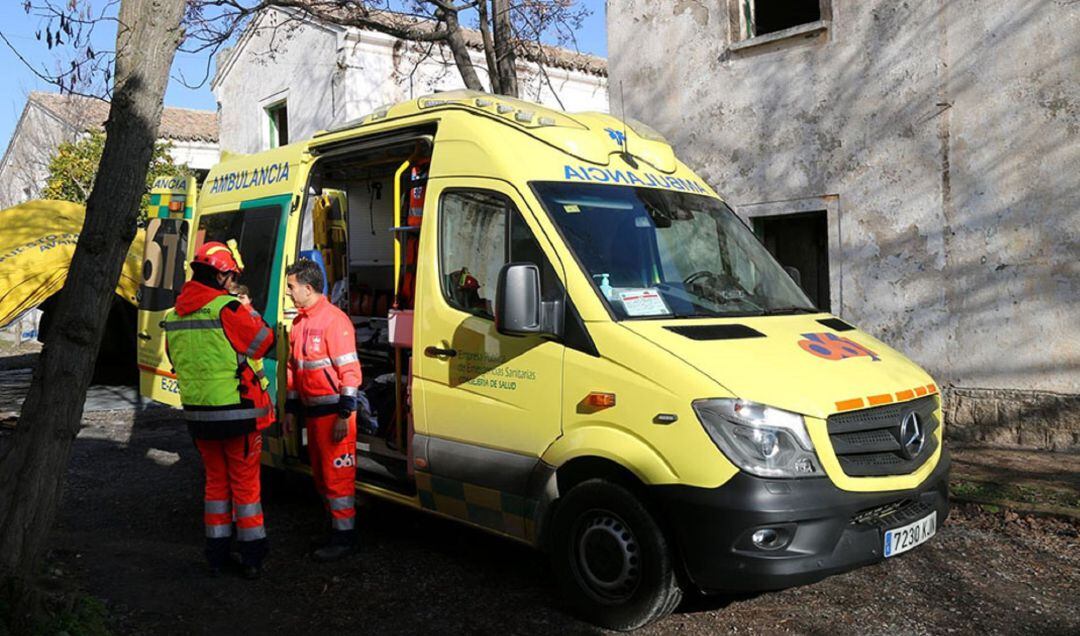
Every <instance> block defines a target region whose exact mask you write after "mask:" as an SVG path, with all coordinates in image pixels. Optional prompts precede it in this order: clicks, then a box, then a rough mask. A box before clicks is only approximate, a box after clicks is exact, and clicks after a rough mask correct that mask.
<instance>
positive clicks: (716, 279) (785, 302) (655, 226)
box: [533, 182, 817, 320]
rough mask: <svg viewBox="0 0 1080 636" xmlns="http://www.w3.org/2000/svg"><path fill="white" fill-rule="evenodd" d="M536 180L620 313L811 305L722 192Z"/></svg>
mask: <svg viewBox="0 0 1080 636" xmlns="http://www.w3.org/2000/svg"><path fill="white" fill-rule="evenodd" d="M533 187H534V188H535V191H536V193H537V195H538V196H539V198H540V200H541V202H542V203H543V204H544V207H545V208H546V209H547V211H548V214H549V215H550V216H551V218H552V219H553V220H554V222H555V224H556V225H557V226H558V228H559V230H560V232H561V233H562V235H563V238H564V239H565V240H566V242H567V244H568V245H569V246H570V249H571V250H573V252H574V255H575V256H576V257H577V260H578V262H579V263H580V264H581V266H582V267H583V268H584V270H585V273H586V274H587V275H588V276H589V277H590V278H591V279H592V282H593V284H594V286H595V287H596V289H597V291H598V292H599V293H600V296H601V297H602V298H603V299H604V302H605V303H607V305H608V307H610V308H611V311H612V313H614V315H615V316H616V317H617V318H618V319H620V320H622V319H644V318H653V319H659V318H689V317H726V316H761V315H772V314H781V313H799V312H816V311H817V310H816V309H815V308H814V306H813V305H812V304H811V302H810V300H809V299H807V297H806V295H805V294H804V293H803V292H802V290H801V289H799V286H798V285H797V284H796V283H795V281H794V280H792V278H791V277H790V276H789V275H788V274H787V272H785V271H784V270H783V268H781V267H780V265H779V264H778V263H777V262H776V261H775V260H774V259H773V257H772V256H771V255H770V254H769V253H768V251H766V250H765V248H764V246H762V245H761V243H760V242H759V241H758V240H757V239H756V238H755V237H754V236H753V234H751V233H750V231H749V230H748V229H747V228H746V226H745V225H743V223H742V222H741V221H740V220H739V219H738V217H736V216H735V213H734V212H732V211H731V208H729V207H728V206H727V205H725V204H724V203H723V202H722V201H720V200H719V199H714V198H711V197H706V196H701V195H697V194H688V193H683V192H675V191H671V190H659V189H654V188H642V187H632V186H612V185H600V184H578V183H562V182H543V183H534V184H533Z"/></svg>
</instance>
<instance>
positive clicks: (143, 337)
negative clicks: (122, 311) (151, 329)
mask: <svg viewBox="0 0 1080 636" xmlns="http://www.w3.org/2000/svg"><path fill="white" fill-rule="evenodd" d="M149 339H150V334H148V333H146V332H145V331H140V332H139V340H149Z"/></svg>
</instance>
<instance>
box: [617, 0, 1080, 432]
mask: <svg viewBox="0 0 1080 636" xmlns="http://www.w3.org/2000/svg"><path fill="white" fill-rule="evenodd" d="M744 4H745V3H743V2H742V1H741V0H729V1H724V0H718V1H716V2H709V3H706V2H700V1H694V0H679V1H675V2H652V1H650V0H609V1H608V38H609V46H608V50H609V54H610V58H609V69H610V71H609V72H610V81H611V83H612V85H613V86H617V85H618V84H619V83H620V82H621V83H622V85H623V89H624V93H625V101H626V103H625V111H626V114H627V115H628V116H631V117H634V118H637V119H640V120H642V121H644V122H646V123H648V124H650V125H652V126H653V127H655V128H657V129H658V130H660V131H661V132H663V133H664V134H665V135H667V136H668V138H669V139H670V140H671V141H672V142H673V143H674V145H675V147H676V150H677V152H678V153H679V154H680V155H681V156H682V158H683V159H684V160H685V161H687V163H688V164H690V165H691V166H692V167H693V168H695V169H696V170H698V171H699V173H700V174H701V175H702V176H703V177H704V178H705V179H706V180H707V181H709V183H710V184H711V185H712V186H713V187H715V188H716V189H717V191H719V192H721V193H722V194H723V195H724V196H725V197H727V199H728V200H729V202H730V203H732V205H733V206H734V207H735V208H736V209H737V211H738V212H739V213H740V214H741V215H742V216H744V218H747V219H751V218H753V217H755V216H758V215H773V214H778V213H786V212H794V211H799V210H817V209H820V210H826V211H827V216H828V233H829V236H828V243H829V248H828V252H829V253H828V261H829V270H830V279H831V281H830V282H831V285H830V286H831V294H830V296H831V298H832V311H833V313H835V314H838V315H840V316H843V317H844V318H845V319H849V320H851V321H853V322H855V323H856V324H858V325H859V326H860V327H861V328H863V329H865V330H867V331H869V332H870V333H872V334H874V335H875V336H877V337H879V338H881V339H883V340H885V341H886V342H888V343H890V344H891V345H893V346H895V347H897V348H898V349H900V350H901V351H904V352H905V353H907V354H908V355H910V357H911V358H913V359H914V360H915V361H916V362H918V363H920V364H921V365H923V366H924V367H925V368H926V369H927V370H928V371H930V373H931V374H932V375H933V376H934V377H935V378H936V379H937V380H938V382H939V384H941V385H942V386H943V387H944V388H945V394H946V402H947V412H948V415H949V420H950V429H949V430H950V434H951V435H952V436H953V438H954V439H965V440H972V441H979V442H985V443H992V444H1000V445H1010V446H1025V447H1033V448H1052V449H1070V450H1080V179H1078V177H1077V175H1078V167H1080V5H1078V4H1077V3H1075V2H1067V1H1064V0H1046V1H1042V2H1030V1H1027V0H1002V1H999V2H981V1H978V0H936V1H933V2H904V3H900V2H891V1H888V0H821V5H820V6H821V7H822V9H823V15H822V21H821V22H819V23H817V24H812V25H807V26H805V27H803V28H795V29H793V30H791V31H790V32H789V33H787V34H785V33H779V34H772V35H771V36H760V37H757V38H752V39H749V40H744V39H740V36H741V35H743V34H744V33H745V30H744V27H745V24H743V23H740V13H739V12H740V5H744ZM612 112H616V113H618V112H620V106H619V104H618V103H617V101H615V100H613V102H612Z"/></svg>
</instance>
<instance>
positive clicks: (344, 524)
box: [330, 517, 356, 531]
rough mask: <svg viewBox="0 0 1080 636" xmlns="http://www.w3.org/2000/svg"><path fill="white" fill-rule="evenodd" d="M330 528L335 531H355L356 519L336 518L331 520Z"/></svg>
mask: <svg viewBox="0 0 1080 636" xmlns="http://www.w3.org/2000/svg"><path fill="white" fill-rule="evenodd" d="M330 527H331V528H333V529H334V530H340V531H344V530H353V529H355V528H356V517H334V518H333V519H331V520H330Z"/></svg>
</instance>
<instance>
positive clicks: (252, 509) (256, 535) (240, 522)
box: [236, 501, 266, 541]
mask: <svg viewBox="0 0 1080 636" xmlns="http://www.w3.org/2000/svg"><path fill="white" fill-rule="evenodd" d="M236 538H237V540H239V541H256V540H258V539H265V538H266V528H265V527H264V526H263V511H262V502H259V501H256V502H254V503H245V504H242V503H238V504H236Z"/></svg>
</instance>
